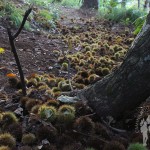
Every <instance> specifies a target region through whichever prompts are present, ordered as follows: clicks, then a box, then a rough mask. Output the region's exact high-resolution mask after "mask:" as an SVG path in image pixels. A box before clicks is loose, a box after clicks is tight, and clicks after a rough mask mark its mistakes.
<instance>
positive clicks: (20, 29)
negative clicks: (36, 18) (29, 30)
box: [13, 8, 32, 39]
mask: <svg viewBox="0 0 150 150" xmlns="http://www.w3.org/2000/svg"><path fill="white" fill-rule="evenodd" d="M31 11H32V8H29V9H28V10H27V11H26V12H25V15H24V18H23V20H22V23H21V25H20V27H19V29H18V31H17V33H16V34H15V35H14V36H13V39H15V38H17V37H18V35H19V34H20V32H21V31H22V29H23V27H24V25H25V23H26V20H27V18H28V16H29V14H30V13H31Z"/></svg>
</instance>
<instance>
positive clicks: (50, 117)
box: [38, 105, 57, 122]
mask: <svg viewBox="0 0 150 150" xmlns="http://www.w3.org/2000/svg"><path fill="white" fill-rule="evenodd" d="M56 114H57V111H56V108H55V107H53V106H46V105H42V106H40V108H39V110H38V115H39V116H40V117H41V119H44V120H46V121H49V122H53V121H54V120H55V118H56Z"/></svg>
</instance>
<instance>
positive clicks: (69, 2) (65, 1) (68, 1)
mask: <svg viewBox="0 0 150 150" xmlns="http://www.w3.org/2000/svg"><path fill="white" fill-rule="evenodd" d="M79 2H80V0H62V2H61V5H63V6H68V7H76V8H79V6H80V3H79Z"/></svg>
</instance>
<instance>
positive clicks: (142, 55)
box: [78, 14, 150, 119]
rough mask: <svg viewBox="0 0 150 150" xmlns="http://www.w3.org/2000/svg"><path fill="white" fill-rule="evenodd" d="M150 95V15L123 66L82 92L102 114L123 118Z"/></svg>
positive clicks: (96, 110) (81, 96) (97, 111)
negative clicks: (122, 116)
mask: <svg viewBox="0 0 150 150" xmlns="http://www.w3.org/2000/svg"><path fill="white" fill-rule="evenodd" d="M148 96H150V14H149V15H148V16H147V20H146V22H145V24H144V26H143V28H142V30H141V32H140V33H139V34H138V35H137V37H136V38H135V40H134V42H133V43H132V46H131V47H130V49H129V51H128V53H127V55H126V57H125V60H124V62H123V63H122V64H121V66H120V67H119V69H117V70H115V71H114V72H112V73H111V74H109V75H107V76H106V77H104V78H103V79H102V80H100V81H98V82H96V83H95V84H94V85H92V86H90V87H88V88H86V89H84V90H82V91H80V92H79V93H78V97H79V98H81V99H82V100H85V101H87V103H88V104H89V106H91V108H93V110H94V111H95V112H96V113H97V114H98V115H99V116H100V117H107V116H112V117H113V118H116V119H117V118H119V117H121V115H122V114H123V113H124V112H125V111H130V110H133V109H135V108H136V107H137V106H139V105H140V104H141V103H142V102H143V101H145V99H146V98H147V97H148Z"/></svg>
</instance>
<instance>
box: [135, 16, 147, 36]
mask: <svg viewBox="0 0 150 150" xmlns="http://www.w3.org/2000/svg"><path fill="white" fill-rule="evenodd" d="M145 20H146V15H144V16H141V17H139V18H137V19H136V20H135V21H134V23H133V24H134V26H135V30H134V32H133V33H134V34H135V35H137V34H138V33H139V32H140V31H141V29H142V27H143V24H144V22H145Z"/></svg>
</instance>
